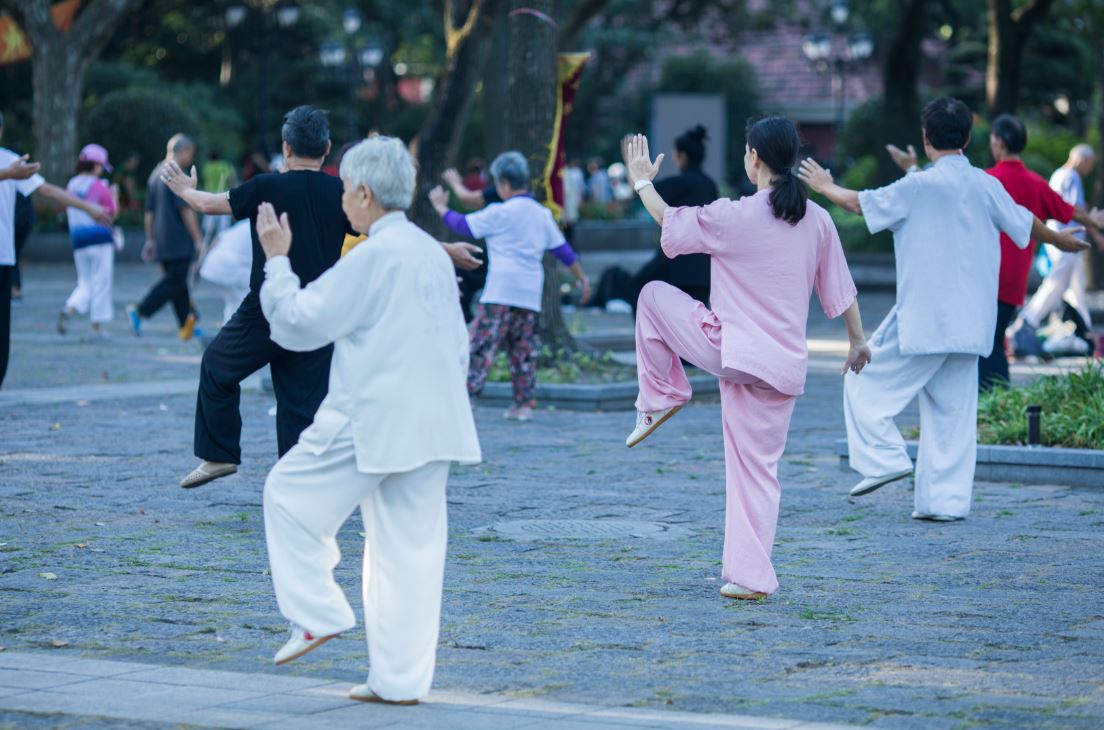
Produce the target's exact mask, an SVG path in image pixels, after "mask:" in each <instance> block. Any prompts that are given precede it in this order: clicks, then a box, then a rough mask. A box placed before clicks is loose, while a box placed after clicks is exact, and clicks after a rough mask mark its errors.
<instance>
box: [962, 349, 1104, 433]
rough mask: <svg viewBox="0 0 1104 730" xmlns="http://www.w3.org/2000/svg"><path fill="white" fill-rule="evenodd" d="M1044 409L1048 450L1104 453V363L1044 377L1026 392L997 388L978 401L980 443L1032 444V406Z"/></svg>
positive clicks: (1042, 422) (1042, 429) (1025, 389)
mask: <svg viewBox="0 0 1104 730" xmlns="http://www.w3.org/2000/svg"><path fill="white" fill-rule="evenodd" d="M1029 404H1030V405H1038V406H1041V407H1042V415H1041V421H1040V426H1041V428H1040V431H1041V434H1040V435H1041V441H1042V444H1043V445H1044V446H1064V447H1067V448H1081V449H1104V365H1102V364H1100V363H1096V364H1093V365H1092V366H1090V367H1089V368H1087V369H1085V370H1083V371H1081V372H1073V373H1069V374H1067V375H1055V376H1048V377H1043V378H1039V379H1037V380H1036V381H1034V382H1033V383H1032V384H1031V385H1028V386H1025V387H1022V388H995V389H993V390H991V391H989V392H988V393H984V394H982V396H981V398H980V399H979V401H978V440H979V441H980V442H981V443H984V444H1024V443H1026V442H1027V406H1028V405H1029Z"/></svg>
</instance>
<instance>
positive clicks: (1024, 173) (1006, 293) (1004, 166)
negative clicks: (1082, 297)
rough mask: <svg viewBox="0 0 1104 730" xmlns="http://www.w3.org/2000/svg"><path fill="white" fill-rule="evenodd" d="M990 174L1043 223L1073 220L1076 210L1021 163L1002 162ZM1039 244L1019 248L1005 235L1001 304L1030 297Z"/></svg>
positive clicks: (1003, 237) (989, 171)
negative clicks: (1030, 284) (1029, 285)
mask: <svg viewBox="0 0 1104 730" xmlns="http://www.w3.org/2000/svg"><path fill="white" fill-rule="evenodd" d="M986 172H987V173H989V174H990V175H992V176H993V177H995V178H997V179H998V180H1000V181H1001V185H1003V186H1004V189H1005V190H1007V191H1008V194H1009V195H1010V196H1012V200H1015V201H1016V202H1017V203H1019V204H1020V205H1022V206H1023V207H1025V208H1027V209H1028V210H1030V211H1031V212H1032V213H1034V214H1035V217H1036V218H1038V219H1039V220H1041V221H1044V222H1045V221H1048V220H1050V219H1054V220H1056V221H1059V222H1061V223H1069V222H1070V221H1071V220H1073V214H1074V212H1075V209H1074V207H1073V206H1072V205H1070V204H1069V203H1067V202H1066V201H1064V200H1062V196H1061V195H1059V194H1058V193H1056V192H1054V191H1053V190H1051V189H1050V185H1049V184H1048V183H1047V181H1046V180H1044V179H1043V178H1042V177H1040V176H1039V175H1036V174H1035V173H1034V172H1032V171H1031V170H1029V169H1027V167H1025V166H1024V163H1022V162H1020V161H1019V160H1005V161H1004V162H998V163H997V164H996V166H995V167H991V168H989V169H988V170H986ZM1034 244H1035V242H1034V241H1032V242H1031V243H1030V244H1028V246H1027V248H1024V249H1019V248H1016V244H1014V243H1012V239H1010V238H1009V237H1008V236H1006V235H1004V234H1003V233H1002V234H1001V237H1000V245H1001V263H1000V287H999V288H998V290H997V301H1000V302H1004V303H1005V304H1011V305H1013V306H1016V307H1018V306H1020V305H1021V304H1023V303H1024V297H1025V296H1027V277H1028V274H1030V273H1031V262H1032V261H1033V260H1034V258H1035V245H1034Z"/></svg>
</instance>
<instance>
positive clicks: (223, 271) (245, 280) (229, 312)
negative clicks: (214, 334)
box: [199, 218, 253, 324]
mask: <svg viewBox="0 0 1104 730" xmlns="http://www.w3.org/2000/svg"><path fill="white" fill-rule="evenodd" d="M249 226H250V223H249V219H248V218H246V219H244V220H240V221H238V222H237V223H235V224H233V225H231V226H230V227H229V228H226V229H224V230H223V231H222V232H221V233H219V234H218V235H217V236H215V240H214V242H213V243H212V244H211V248H210V249H209V250H208V251H207V255H206V256H204V257H203V263H202V264H200V267H199V277H200V278H201V279H203V281H205V282H207V283H208V284H210V285H211V286H213V287H214V288H215V291H217V292H218V293H219V296H221V297H222V321H223V323H224V324H225V323H226V322H229V321H230V318H231V317H233V316H234V312H236V311H238V307H239V306H241V303H242V300H244V299H245V297H246V295H247V294H249V273H250V270H251V269H252V266H253V239H252V233H251V232H250V230H249Z"/></svg>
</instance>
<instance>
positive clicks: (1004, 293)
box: [978, 114, 1104, 391]
mask: <svg viewBox="0 0 1104 730" xmlns="http://www.w3.org/2000/svg"><path fill="white" fill-rule="evenodd" d="M1025 147H1027V129H1026V128H1025V127H1024V125H1023V122H1021V121H1020V120H1019V119H1017V118H1016V117H1014V116H1012V115H1010V114H1002V115H1001V116H999V117H997V118H996V119H994V120H993V124H992V127H991V128H990V132H989V149H990V151H992V153H993V159H994V160H995V161H996V163H997V164H996V165H994V166H993V167H991V168H989V169H988V170H986V172H988V173H989V174H990V175H992V176H993V177H995V178H997V179H998V180H1000V181H1001V184H1002V185H1004V189H1005V190H1007V191H1008V194H1009V195H1010V196H1011V197H1012V199H1013V200H1014V201H1016V202H1017V203H1019V204H1020V205H1022V206H1023V207H1025V208H1027V209H1028V210H1030V211H1031V212H1032V213H1034V214H1035V216H1036V217H1037V218H1039V219H1040V220H1044V221H1045V220H1056V221H1060V222H1062V223H1069V222H1070V221H1071V220H1076V221H1078V222H1079V223H1083V224H1085V225H1089V226H1096V227H1099V226H1101V225H1104V211H1098V210H1095V209H1094V210H1093V211H1092V212H1091V213H1089V212H1086V211H1085V210H1084V209H1083V208H1080V207H1075V206H1072V205H1070V204H1069V203H1067V202H1066V201H1065V200H1063V199H1062V196H1061V195H1059V194H1058V193H1056V192H1055V191H1054V190H1052V189H1051V188H1050V185H1049V183H1047V181H1046V180H1045V179H1043V178H1042V177H1041V176H1039V175H1037V174H1036V173H1034V172H1032V171H1031V170H1029V169H1028V168H1027V167H1026V166H1025V165H1024V163H1023V162H1022V161H1021V160H1020V153H1022V152H1023V150H1024V148H1025ZM1032 243H1034V242H1032ZM1000 245H1001V264H1000V285H999V288H998V290H997V328H996V331H995V332H994V333H993V352H992V353H990V354H989V357H985V358H982V359H981V360H979V361H978V386H979V387H980V389H981V390H982V391H985V390H989V389H990V388H992V387H994V386H996V385H999V384H1007V383H1008V379H1009V378H1008V357H1007V356H1006V354H1005V351H1004V332H1005V330H1006V329H1007V328H1008V325H1009V324H1011V323H1012V318H1013V316H1014V315H1015V314H1016V309H1017V308H1018V307H1021V306H1023V303H1024V297H1025V296H1026V295H1027V279H1028V275H1029V274H1030V272H1031V263H1032V261H1033V260H1034V258H1035V246H1034V245H1029V246H1028V247H1027V248H1025V249H1022V250H1021V249H1019V248H1016V245H1015V244H1014V243H1012V241H1011V239H1009V238H1008V236H1006V235H1004V234H1001V239H1000Z"/></svg>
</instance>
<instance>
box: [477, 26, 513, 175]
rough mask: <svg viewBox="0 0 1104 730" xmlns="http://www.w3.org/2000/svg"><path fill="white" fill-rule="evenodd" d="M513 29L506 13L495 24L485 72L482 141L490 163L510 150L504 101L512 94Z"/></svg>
mask: <svg viewBox="0 0 1104 730" xmlns="http://www.w3.org/2000/svg"><path fill="white" fill-rule="evenodd" d="M509 52H510V28H509V25H508V19H507V17H506V14H505V13H502V14H500V15H499V17H498V19H497V20H496V21H495V26H494V32H493V34H492V39H491V44H490V51H489V56H488V57H487V65H486V67H485V69H484V73H483V99H482V102H483V141H484V151H485V153H486V155H487V163H488V164H490V162H491V160H493V159H494V158H495V157H497V156H498V155H500V154H501V153H503V152H505V151H506V150H507V149H509V148H508V147H507V138H506V115H505V114H503V113H502V100H503V99H506V98H508V94H509V86H508V84H509V80H508V76H507V74H508V72H509V68H510V66H509Z"/></svg>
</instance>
